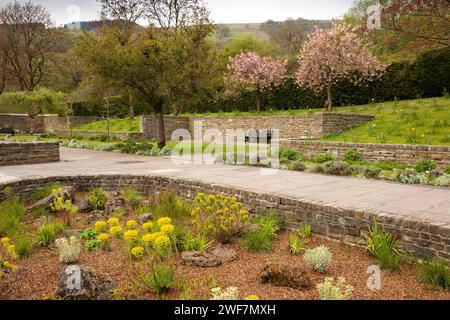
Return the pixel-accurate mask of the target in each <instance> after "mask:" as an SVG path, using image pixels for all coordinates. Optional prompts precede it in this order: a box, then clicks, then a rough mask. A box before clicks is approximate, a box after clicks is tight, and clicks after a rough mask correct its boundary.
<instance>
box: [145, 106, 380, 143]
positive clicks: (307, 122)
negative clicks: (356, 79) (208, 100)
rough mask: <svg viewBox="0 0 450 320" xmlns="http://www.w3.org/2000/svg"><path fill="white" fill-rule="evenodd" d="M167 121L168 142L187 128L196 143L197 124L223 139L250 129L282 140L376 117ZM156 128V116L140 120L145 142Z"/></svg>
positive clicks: (322, 133) (331, 130)
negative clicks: (229, 133) (274, 134)
mask: <svg viewBox="0 0 450 320" xmlns="http://www.w3.org/2000/svg"><path fill="white" fill-rule="evenodd" d="M164 119H165V120H164V123H165V131H166V137H167V138H168V139H170V137H171V135H172V133H173V131H175V130H176V129H184V130H187V131H188V132H189V134H190V137H191V139H192V140H194V139H198V138H199V137H194V132H195V131H194V126H195V125H196V124H197V125H201V126H202V135H203V133H204V132H205V131H206V130H208V129H215V130H218V131H219V132H220V133H221V134H222V136H223V137H224V138H225V137H226V133H227V130H230V129H233V130H237V129H242V130H244V131H245V132H247V131H248V130H250V129H257V130H275V129H278V130H279V133H280V138H284V139H292V138H321V137H324V136H328V135H332V134H338V133H341V132H343V131H345V130H348V129H350V128H353V127H356V126H359V125H362V124H364V123H367V122H369V121H372V120H373V119H374V117H372V116H369V115H360V114H340V113H316V114H314V115H311V116H309V115H299V116H238V117H165V118H164ZM157 128H158V125H157V123H156V121H155V117H153V116H142V117H141V131H142V132H143V135H144V137H145V138H146V139H153V138H156V134H157ZM184 140H187V138H186V137H185V138H184ZM206 142H207V141H206Z"/></svg>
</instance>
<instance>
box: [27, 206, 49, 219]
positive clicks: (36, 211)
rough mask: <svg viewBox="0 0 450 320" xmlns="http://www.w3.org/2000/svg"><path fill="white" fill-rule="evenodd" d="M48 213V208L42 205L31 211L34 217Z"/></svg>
mask: <svg viewBox="0 0 450 320" xmlns="http://www.w3.org/2000/svg"><path fill="white" fill-rule="evenodd" d="M48 215H50V212H49V211H48V208H46V207H44V206H42V207H37V208H36V209H34V210H33V212H32V213H31V216H32V217H33V218H34V219H37V218H39V217H45V216H48Z"/></svg>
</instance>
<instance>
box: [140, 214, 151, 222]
mask: <svg viewBox="0 0 450 320" xmlns="http://www.w3.org/2000/svg"><path fill="white" fill-rule="evenodd" d="M152 219H153V216H152V214H151V213H144V214H141V215H140V216H139V217H138V218H137V220H138V222H139V224H144V223H146V222H147V221H150V220H152Z"/></svg>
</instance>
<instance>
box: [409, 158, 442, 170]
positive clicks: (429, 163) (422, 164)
mask: <svg viewBox="0 0 450 320" xmlns="http://www.w3.org/2000/svg"><path fill="white" fill-rule="evenodd" d="M414 167H415V169H416V171H417V172H428V171H431V170H433V169H436V168H437V165H436V162H434V161H433V160H429V159H423V160H419V161H417V162H416V165H415V166H414Z"/></svg>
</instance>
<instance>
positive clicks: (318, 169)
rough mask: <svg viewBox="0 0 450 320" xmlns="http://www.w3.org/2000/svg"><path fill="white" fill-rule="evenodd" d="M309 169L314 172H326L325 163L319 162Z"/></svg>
mask: <svg viewBox="0 0 450 320" xmlns="http://www.w3.org/2000/svg"><path fill="white" fill-rule="evenodd" d="M308 171H310V172H313V173H325V166H324V165H323V164H320V163H317V164H315V165H313V166H312V167H311V168H310V169H309V170H308Z"/></svg>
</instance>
